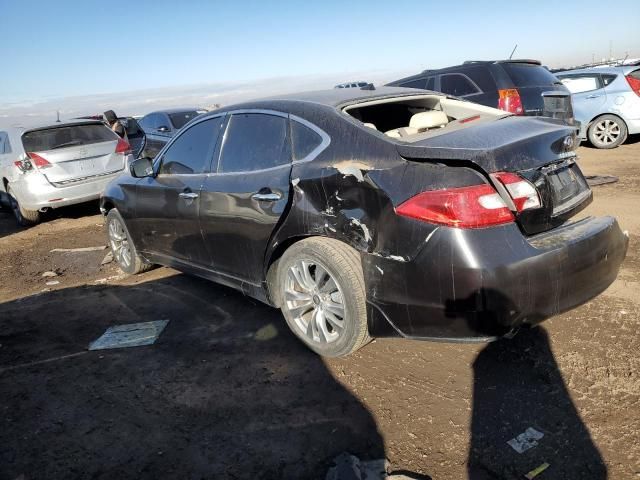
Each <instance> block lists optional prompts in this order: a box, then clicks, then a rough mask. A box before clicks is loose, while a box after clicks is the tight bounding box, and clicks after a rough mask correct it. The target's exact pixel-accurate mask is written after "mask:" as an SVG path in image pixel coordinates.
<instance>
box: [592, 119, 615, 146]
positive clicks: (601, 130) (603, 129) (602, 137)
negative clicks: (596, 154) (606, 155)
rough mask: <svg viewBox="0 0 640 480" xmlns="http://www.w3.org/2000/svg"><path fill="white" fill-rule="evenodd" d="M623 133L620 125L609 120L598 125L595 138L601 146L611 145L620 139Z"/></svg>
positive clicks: (595, 129) (594, 132)
mask: <svg viewBox="0 0 640 480" xmlns="http://www.w3.org/2000/svg"><path fill="white" fill-rule="evenodd" d="M621 133H622V131H621V129H620V125H618V124H617V123H616V122H614V121H613V120H610V119H608V118H606V119H604V120H601V121H599V122H598V123H596V126H595V128H594V130H593V136H594V138H595V139H596V141H597V142H598V143H600V144H601V145H611V144H612V143H615V142H616V141H617V140H618V138H620V135H621Z"/></svg>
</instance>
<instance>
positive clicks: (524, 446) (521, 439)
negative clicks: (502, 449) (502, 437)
mask: <svg viewBox="0 0 640 480" xmlns="http://www.w3.org/2000/svg"><path fill="white" fill-rule="evenodd" d="M542 437H544V433H542V432H539V431H538V430H536V429H535V428H533V427H529V428H527V429H526V430H525V431H524V432H523V433H521V434H520V435H518V436H517V437H515V438H512V439H511V440H509V441H508V442H507V443H508V444H509V446H510V447H511V448H513V449H514V450H515V451H516V452H518V453H523V452H526V451H527V450H529V449H530V448H533V447H535V446H536V445H538V440H540V439H541V438H542Z"/></svg>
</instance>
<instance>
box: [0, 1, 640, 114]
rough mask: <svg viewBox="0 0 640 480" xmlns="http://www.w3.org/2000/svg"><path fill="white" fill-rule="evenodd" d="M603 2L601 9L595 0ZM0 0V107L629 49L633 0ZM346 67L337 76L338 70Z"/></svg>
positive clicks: (639, 44) (634, 36) (635, 9)
mask: <svg viewBox="0 0 640 480" xmlns="http://www.w3.org/2000/svg"><path fill="white" fill-rule="evenodd" d="M603 7H604V9H603ZM609 8H610V7H608V6H605V4H603V3H602V2H601V1H600V2H591V1H589V0H581V1H577V2H571V1H564V2H551V1H548V2H547V1H536V2H526V3H525V2H521V1H517V0H511V1H509V2H506V1H505V2H502V1H495V2H473V1H469V2H465V1H461V0H458V1H456V2H447V1H443V0H441V1H438V2H430V1H426V0H422V1H417V2H411V1H403V0H395V1H394V0H385V1H380V2H379V1H374V0H369V1H349V0H339V1H333V0H324V1H318V2H311V1H300V2H294V1H273V2H272V1H264V0H263V1H252V0H244V1H229V2H215V1H196V0H194V1H175V0H173V1H162V0H161V1H146V0H135V1H122V0H117V1H113V2H107V1H97V0H84V1H75V0H67V1H62V0H60V1H30V0H20V1H13V0H0V18H1V25H2V27H1V28H0V45H1V47H0V52H1V53H2V55H1V56H0V57H1V58H2V61H1V65H2V71H1V72H0V106H2V104H5V105H7V104H11V103H14V102H25V101H32V100H42V99H47V98H51V97H64V96H75V95H89V94H93V93H106V92H120V91H133V90H144V89H152V88H161V87H172V86H179V85H194V84H212V83H226V84H234V83H242V82H247V81H256V80H259V79H265V78H273V77H295V76H313V75H322V74H340V73H341V72H344V73H345V80H350V79H351V78H350V75H349V74H351V73H353V72H370V71H371V72H373V71H384V72H402V73H405V72H414V71H418V70H420V69H424V68H426V67H441V66H446V65H451V64H455V63H458V62H460V61H463V60H465V59H486V58H504V57H508V55H509V53H510V51H511V49H512V48H513V46H514V44H516V43H517V44H518V45H519V46H518V50H517V52H516V55H515V56H516V57H521V58H538V59H541V60H542V61H543V62H545V63H547V64H550V65H558V64H565V63H569V64H571V63H578V62H584V61H590V60H591V55H592V53H594V54H595V55H596V58H598V59H599V58H602V57H603V56H606V55H608V52H609V42H610V41H611V42H612V44H613V52H614V54H616V55H618V56H620V55H624V53H625V52H626V51H629V53H630V54H631V55H632V56H634V55H635V56H640V27H639V26H638V25H639V24H640V4H638V0H618V1H616V2H615V3H614V4H611V8H613V12H608V10H609ZM347 77H348V78H347Z"/></svg>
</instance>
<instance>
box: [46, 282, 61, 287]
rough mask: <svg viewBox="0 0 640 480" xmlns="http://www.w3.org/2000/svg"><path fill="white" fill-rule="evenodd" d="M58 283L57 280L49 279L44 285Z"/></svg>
mask: <svg viewBox="0 0 640 480" xmlns="http://www.w3.org/2000/svg"><path fill="white" fill-rule="evenodd" d="M59 283H60V281H59V280H49V281H48V282H46V283H45V285H49V286H50V287H52V286H53V285H58V284H59Z"/></svg>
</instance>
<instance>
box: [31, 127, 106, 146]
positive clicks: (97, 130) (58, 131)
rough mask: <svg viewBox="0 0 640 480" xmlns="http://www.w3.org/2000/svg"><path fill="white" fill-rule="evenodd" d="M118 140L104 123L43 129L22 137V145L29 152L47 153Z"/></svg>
mask: <svg viewBox="0 0 640 480" xmlns="http://www.w3.org/2000/svg"><path fill="white" fill-rule="evenodd" d="M117 140H118V137H117V136H116V134H115V133H113V132H112V131H111V130H110V129H109V128H107V127H106V126H105V124H104V123H91V124H86V125H82V124H79V125H63V126H61V127H51V128H42V129H39V130H32V131H30V132H27V133H25V134H24V135H22V145H23V146H24V149H25V151H27V152H46V151H49V150H58V149H63V148H69V147H79V146H82V145H93V144H95V143H102V142H116V141H117ZM114 144H115V143H114Z"/></svg>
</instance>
